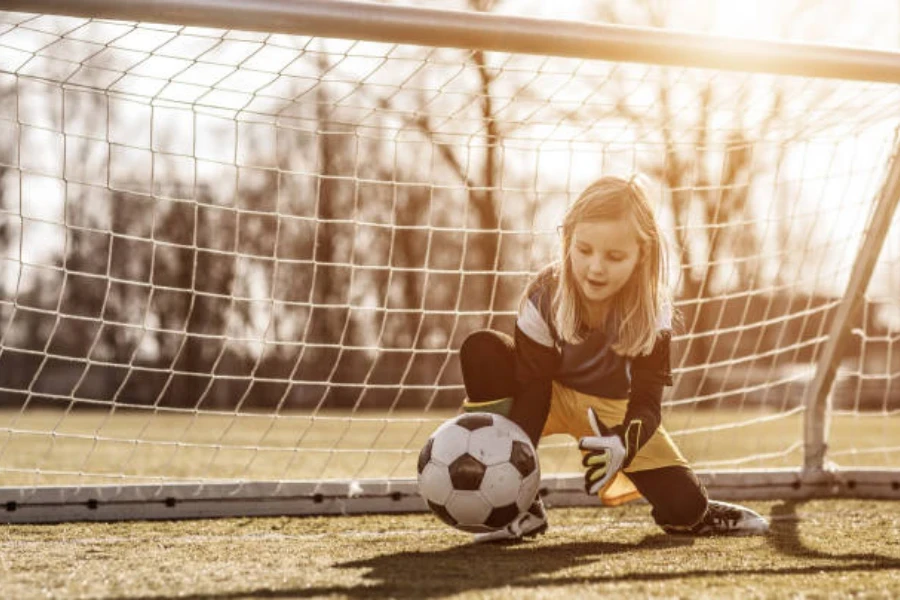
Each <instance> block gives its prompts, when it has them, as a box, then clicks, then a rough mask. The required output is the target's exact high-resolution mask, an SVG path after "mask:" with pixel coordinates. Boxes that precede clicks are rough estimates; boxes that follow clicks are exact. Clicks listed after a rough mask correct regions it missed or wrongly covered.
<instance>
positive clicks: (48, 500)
mask: <svg viewBox="0 0 900 600" xmlns="http://www.w3.org/2000/svg"><path fill="white" fill-rule="evenodd" d="M698 475H699V476H700V479H701V480H702V481H703V483H704V484H705V485H706V487H707V489H708V490H709V493H710V496H712V497H714V498H717V499H722V500H778V499H813V498H865V499H893V500H900V473H898V472H897V471H887V470H830V471H822V472H819V473H816V474H812V475H810V474H805V473H803V472H801V471H797V470H774V471H770V470H767V471H734V472H715V473H713V472H703V471H700V472H698ZM582 481H583V480H582V477H581V475H566V476H559V477H553V478H548V479H545V480H544V481H542V482H541V493H542V495H543V496H544V499H545V502H546V503H547V505H548V506H550V507H554V506H591V505H597V506H599V505H600V503H599V500H598V499H597V498H596V497H592V496H588V495H586V494H585V493H584V490H583V487H582ZM426 510H428V509H427V506H426V505H425V503H424V501H423V500H422V499H421V498H420V497H419V494H418V490H417V486H416V481H415V480H413V479H403V480H393V481H389V482H388V481H366V480H361V481H325V482H309V481H296V482H253V483H207V484H160V485H156V484H142V485H127V486H126V485H98V486H82V487H34V488H0V515H2V516H0V522H3V523H60V522H71V521H122V520H159V519H162V520H168V519H201V518H219V517H238V516H240V517H248V516H306V515H309V516H311V515H349V514H365V513H404V512H422V511H426Z"/></svg>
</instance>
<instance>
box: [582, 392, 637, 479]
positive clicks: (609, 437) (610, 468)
mask: <svg viewBox="0 0 900 600" xmlns="http://www.w3.org/2000/svg"><path fill="white" fill-rule="evenodd" d="M588 422H589V423H590V424H591V429H593V430H594V433H595V434H596V435H589V436H585V437H583V438H581V440H580V441H579V442H578V448H579V449H581V451H582V452H584V457H583V458H582V459H581V464H582V465H584V466H585V467H587V472H586V473H585V474H584V489H585V491H586V492H587V493H588V494H591V495H595V494H597V493H599V492H600V490H602V489H603V488H604V487H606V486H607V485H608V484H609V483H610V482H611V481H612V480H613V477H615V476H616V473H618V472H619V470H620V469H621V468H622V467H623V465H624V464H625V459H626V457H627V456H628V450H627V448H626V447H625V442H624V440H623V438H622V436H620V435H619V434H617V433H616V432H614V431H613V430H611V429H608V428H607V427H606V426H605V425H604V424H603V423H602V422H601V421H600V419H599V418H598V417H597V413H596V412H594V409H593V408H588Z"/></svg>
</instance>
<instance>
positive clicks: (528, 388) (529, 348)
mask: <svg viewBox="0 0 900 600" xmlns="http://www.w3.org/2000/svg"><path fill="white" fill-rule="evenodd" d="M515 345H516V387H515V400H514V401H513V406H512V410H511V412H510V418H511V419H512V420H513V421H515V422H516V423H518V424H519V425H520V426H521V427H522V428H523V429H524V430H525V432H526V433H527V434H528V437H530V438H531V441H532V442H533V443H534V444H535V445H537V443H538V440H539V439H540V437H541V432H542V431H543V429H544V423H545V422H546V421H547V415H548V414H549V413H550V396H551V393H552V389H553V378H554V375H556V372H557V370H558V369H559V365H560V352H559V349H558V348H557V347H556V344H555V342H554V340H553V334H552V332H551V329H550V325H549V324H548V323H547V320H546V319H545V318H544V316H542V314H541V311H540V310H539V309H538V307H537V305H536V303H535V302H534V301H533V300H532V299H529V300H526V301H525V302H524V303H523V305H522V310H521V311H520V313H519V318H518V319H517V321H516V331H515Z"/></svg>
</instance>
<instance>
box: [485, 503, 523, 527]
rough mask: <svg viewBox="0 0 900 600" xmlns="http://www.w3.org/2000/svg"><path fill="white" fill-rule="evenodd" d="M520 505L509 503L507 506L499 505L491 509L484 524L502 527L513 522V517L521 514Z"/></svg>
mask: <svg viewBox="0 0 900 600" xmlns="http://www.w3.org/2000/svg"><path fill="white" fill-rule="evenodd" d="M520 512H522V511H521V510H519V507H518V506H517V505H516V504H507V505H506V506H498V507H497V508H495V509H494V510H492V511H491V514H489V515H488V518H487V519H485V521H484V524H485V525H487V526H488V527H490V528H491V529H500V528H501V527H506V526H507V525H509V524H510V523H512V521H513V519H515V518H516V517H518V516H519V513H520Z"/></svg>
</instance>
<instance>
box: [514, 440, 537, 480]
mask: <svg viewBox="0 0 900 600" xmlns="http://www.w3.org/2000/svg"><path fill="white" fill-rule="evenodd" d="M509 462H510V463H511V464H512V465H513V466H514V467H515V468H516V469H518V470H519V473H521V474H522V477H528V476H529V475H531V473H533V472H534V471H535V470H536V469H537V457H536V456H535V455H534V447H533V446H532V445H531V444H530V443H528V444H525V443H524V442H521V441H519V440H515V441H513V442H512V449H511V451H510V454H509Z"/></svg>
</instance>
